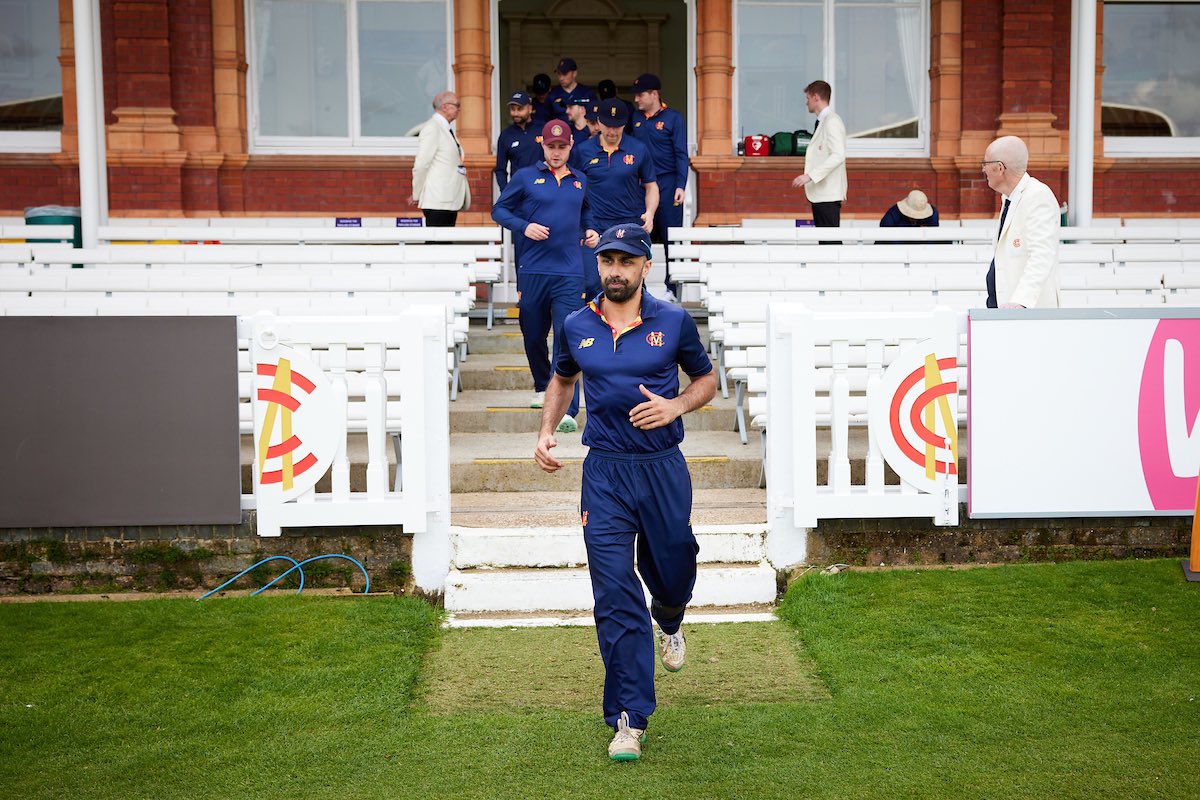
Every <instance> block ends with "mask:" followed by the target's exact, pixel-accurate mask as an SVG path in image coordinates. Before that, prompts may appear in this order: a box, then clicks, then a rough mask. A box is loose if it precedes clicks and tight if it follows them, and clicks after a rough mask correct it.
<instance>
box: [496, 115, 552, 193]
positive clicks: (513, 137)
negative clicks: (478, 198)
mask: <svg viewBox="0 0 1200 800" xmlns="http://www.w3.org/2000/svg"><path fill="white" fill-rule="evenodd" d="M544 155H545V154H544V153H543V152H542V129H541V128H540V127H537V128H535V127H534V124H533V123H532V122H531V123H529V124H528V125H526V126H525V127H524V128H522V127H521V126H519V125H517V124H516V123H513V124H512V125H509V126H508V127H507V128H505V129H504V130H503V131H501V132H500V138H499V140H498V141H497V142H496V169H495V170H494V173H495V175H496V186H498V187H500V191H502V192H503V191H504V187H505V186H507V185H508V181H509V173H510V172H511V174H513V175H516V174H517V170H519V169H523V168H525V167H532V166H533V165H534V164H536V163H537V162H539V161H541V160H542V158H543V157H544Z"/></svg>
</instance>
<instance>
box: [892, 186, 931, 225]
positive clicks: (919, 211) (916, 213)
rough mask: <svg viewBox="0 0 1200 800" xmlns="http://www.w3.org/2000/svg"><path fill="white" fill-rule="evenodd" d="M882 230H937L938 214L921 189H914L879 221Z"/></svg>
mask: <svg viewBox="0 0 1200 800" xmlns="http://www.w3.org/2000/svg"><path fill="white" fill-rule="evenodd" d="M879 227H881V228H936V227H938V212H937V209H936V208H934V207H933V204H932V203H930V202H929V198H928V197H926V196H925V193H924V192H922V191H921V190H920V189H913V190H912V191H911V192H909V193H908V195H907V196H906V197H904V198H903V199H902V200H900V202H898V203H896V204H895V205H894V206H892V207H891V208H889V209H888V210H887V213H886V214H884V215H883V219H881V220H879Z"/></svg>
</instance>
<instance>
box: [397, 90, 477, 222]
mask: <svg viewBox="0 0 1200 800" xmlns="http://www.w3.org/2000/svg"><path fill="white" fill-rule="evenodd" d="M433 110H434V113H433V116H432V117H430V118H429V121H428V122H426V123H425V124H424V125H423V126H422V127H421V133H420V134H419V140H418V144H417V158H416V160H415V161H414V162H413V172H412V195H411V196H410V197H409V198H408V203H409V205H415V206H417V207H418V208H420V209H421V212H422V213H423V214H424V215H425V224H426V226H428V227H430V228H453V227H454V223H455V222H456V221H457V219H458V212H459V211H461V210H463V209H464V208H466V207H467V206H469V205H471V187H470V186H469V185H468V184H467V168H466V167H465V166H464V165H463V151H462V146H461V145H459V143H458V137H456V136H455V135H454V131H453V130H452V129H451V127H450V123H452V122H454V120H456V119H458V96H457V95H456V94H454V92H439V93H438V95H437V96H436V97H434V98H433Z"/></svg>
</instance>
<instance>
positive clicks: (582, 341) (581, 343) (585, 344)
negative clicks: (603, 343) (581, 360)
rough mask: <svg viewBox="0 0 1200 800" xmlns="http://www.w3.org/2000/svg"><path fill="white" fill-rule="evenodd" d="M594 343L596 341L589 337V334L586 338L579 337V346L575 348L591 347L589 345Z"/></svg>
mask: <svg viewBox="0 0 1200 800" xmlns="http://www.w3.org/2000/svg"><path fill="white" fill-rule="evenodd" d="M595 343H596V340H595V339H593V338H592V337H590V336H589V337H588V338H586V339H580V340H579V347H577V348H576V349H577V350H582V349H583V348H585V347H591V346H592V345H593V344H595Z"/></svg>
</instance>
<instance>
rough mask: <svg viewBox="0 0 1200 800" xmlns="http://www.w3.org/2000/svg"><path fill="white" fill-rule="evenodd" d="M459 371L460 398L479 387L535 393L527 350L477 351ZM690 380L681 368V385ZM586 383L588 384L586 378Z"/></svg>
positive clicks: (482, 388)
mask: <svg viewBox="0 0 1200 800" xmlns="http://www.w3.org/2000/svg"><path fill="white" fill-rule="evenodd" d="M460 374H461V376H462V390H461V392H460V393H459V398H460V399H461V398H462V396H463V394H465V393H467V392H472V391H478V390H508V391H516V390H523V391H525V392H527V393H528V394H530V395H531V394H533V376H532V375H530V373H529V362H528V361H527V360H526V358H525V354H524V352H521V353H474V354H472V355H471V356H469V357H468V358H467V360H466V361H464V362H462V367H461V372H460ZM688 380H689V379H688V377H687V375H685V374H684V373H683V371H682V370H680V372H679V385H680V387H681V388H682V387H684V386H687V385H688ZM584 383H585V384H586V380H585V382H584ZM585 391H586V389H585ZM526 402H528V399H527V400H526Z"/></svg>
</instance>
